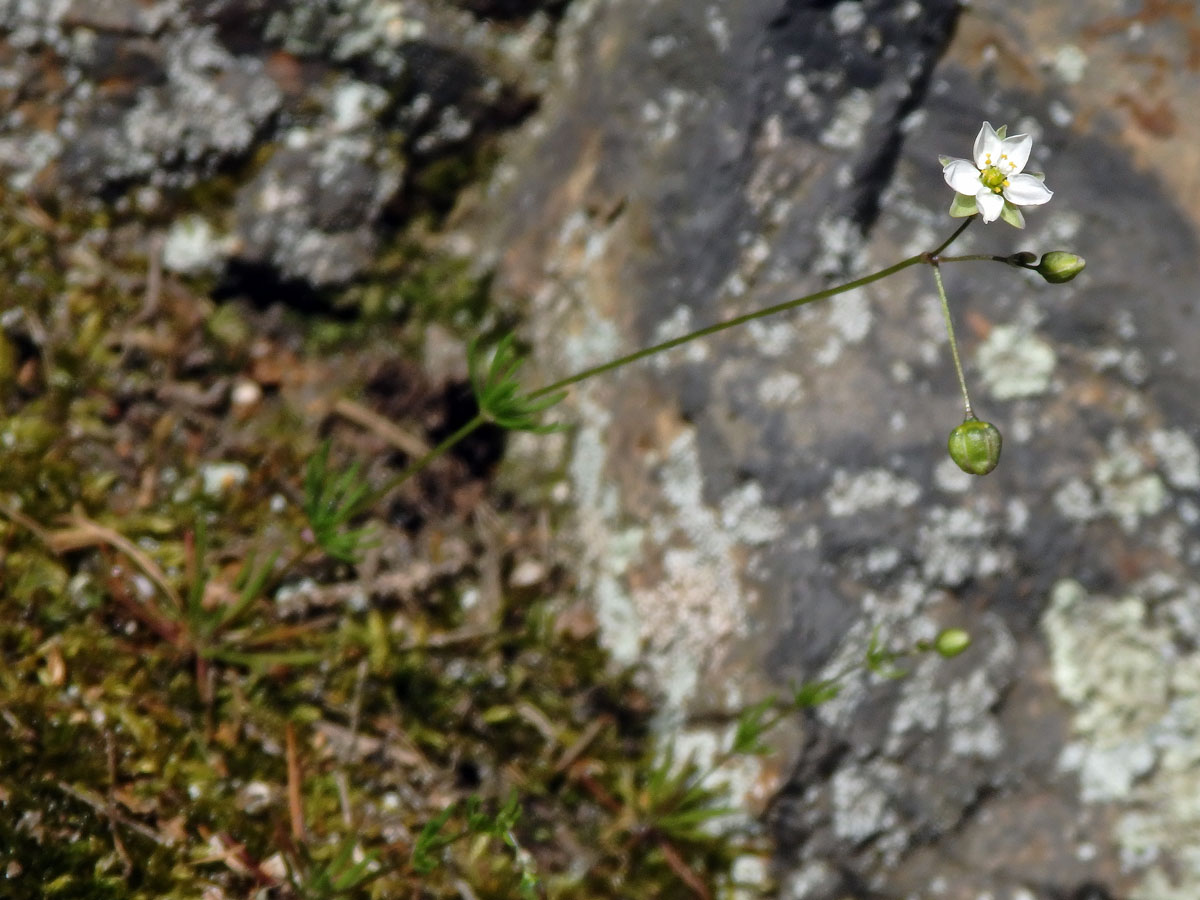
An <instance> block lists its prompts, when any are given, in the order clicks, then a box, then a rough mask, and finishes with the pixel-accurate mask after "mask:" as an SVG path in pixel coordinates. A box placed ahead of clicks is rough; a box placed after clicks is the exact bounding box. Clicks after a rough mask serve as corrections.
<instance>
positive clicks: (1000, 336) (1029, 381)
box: [977, 325, 1058, 400]
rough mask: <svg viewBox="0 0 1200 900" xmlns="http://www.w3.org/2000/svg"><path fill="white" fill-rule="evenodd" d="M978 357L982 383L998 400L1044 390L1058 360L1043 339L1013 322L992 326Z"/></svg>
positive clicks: (1032, 394) (1039, 392)
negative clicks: (1014, 324)
mask: <svg viewBox="0 0 1200 900" xmlns="http://www.w3.org/2000/svg"><path fill="white" fill-rule="evenodd" d="M977 358H978V362H979V370H980V374H981V375H982V377H983V381H984V384H986V385H987V388H988V390H989V391H990V392H991V395H992V396H993V397H995V398H996V399H997V400H1012V399H1015V398H1017V397H1036V396H1038V395H1039V394H1044V393H1046V391H1047V390H1048V389H1049V387H1050V378H1051V376H1052V375H1053V374H1054V367H1055V365H1056V364H1057V362H1058V357H1057V355H1056V354H1055V352H1054V348H1053V347H1051V346H1050V345H1049V344H1048V343H1046V341H1044V340H1042V339H1041V338H1039V337H1037V336H1036V335H1033V334H1029V333H1026V332H1025V331H1024V330H1022V329H1020V328H1018V327H1016V326H1012V325H1000V326H997V327H996V328H993V329H992V330H991V333H990V334H989V335H988V337H987V339H986V340H985V341H984V342H983V343H982V344H981V345H980V347H979V353H978V357H977Z"/></svg>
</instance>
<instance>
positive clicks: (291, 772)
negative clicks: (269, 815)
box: [286, 722, 306, 843]
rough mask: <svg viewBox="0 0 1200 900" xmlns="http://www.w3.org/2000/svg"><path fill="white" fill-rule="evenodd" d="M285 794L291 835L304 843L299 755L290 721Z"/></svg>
mask: <svg viewBox="0 0 1200 900" xmlns="http://www.w3.org/2000/svg"><path fill="white" fill-rule="evenodd" d="M286 736H287V794H288V814H289V816H290V818H291V824H292V837H293V838H294V839H295V840H296V842H297V843H304V841H305V840H306V838H305V828H304V804H303V802H302V801H301V798H300V779H301V775H300V757H299V755H298V754H297V753H296V728H295V726H294V725H292V723H291V722H288V723H287V732H286Z"/></svg>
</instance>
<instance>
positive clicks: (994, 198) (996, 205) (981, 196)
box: [975, 188, 1004, 222]
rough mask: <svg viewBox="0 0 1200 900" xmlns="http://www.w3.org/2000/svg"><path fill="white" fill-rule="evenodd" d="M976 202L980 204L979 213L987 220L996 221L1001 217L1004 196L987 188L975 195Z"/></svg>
mask: <svg viewBox="0 0 1200 900" xmlns="http://www.w3.org/2000/svg"><path fill="white" fill-rule="evenodd" d="M975 202H976V203H978V204H979V213H980V215H982V216H983V221H985V222H995V221H996V219H998V218H999V217H1000V210H1002V209H1004V198H1003V197H1001V196H1000V195H999V194H996V193H993V192H992V191H989V190H988V189H987V188H984V189H983V190H982V191H980V192H979V193H978V194H976V195H975Z"/></svg>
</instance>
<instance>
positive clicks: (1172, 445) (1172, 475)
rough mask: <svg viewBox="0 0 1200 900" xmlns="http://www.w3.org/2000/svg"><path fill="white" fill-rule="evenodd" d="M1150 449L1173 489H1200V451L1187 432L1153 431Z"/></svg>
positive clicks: (1181, 430)
mask: <svg viewBox="0 0 1200 900" xmlns="http://www.w3.org/2000/svg"><path fill="white" fill-rule="evenodd" d="M1150 447H1151V448H1152V449H1153V450H1154V455H1155V456H1156V457H1158V465H1159V467H1160V468H1161V469H1162V473H1163V475H1165V476H1166V479H1167V481H1168V482H1169V483H1170V485H1171V487H1174V488H1179V489H1180V490H1195V489H1196V488H1200V450H1198V449H1197V448H1196V444H1195V442H1194V441H1193V440H1192V438H1191V437H1190V436H1189V435H1188V433H1187V432H1186V431H1184V430H1183V429H1182V428H1172V429H1170V430H1166V429H1163V430H1159V431H1152V432H1151V433H1150Z"/></svg>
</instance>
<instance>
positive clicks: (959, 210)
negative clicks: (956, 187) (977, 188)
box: [950, 193, 979, 219]
mask: <svg viewBox="0 0 1200 900" xmlns="http://www.w3.org/2000/svg"><path fill="white" fill-rule="evenodd" d="M978 212H979V204H978V203H976V202H975V198H974V197H971V196H969V195H968V194H958V193H956V194H955V195H954V201H953V202H952V203H951V204H950V215H951V216H953V217H954V218H956V219H965V218H966V217H967V216H973V215H975V214H976V213H978Z"/></svg>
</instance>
